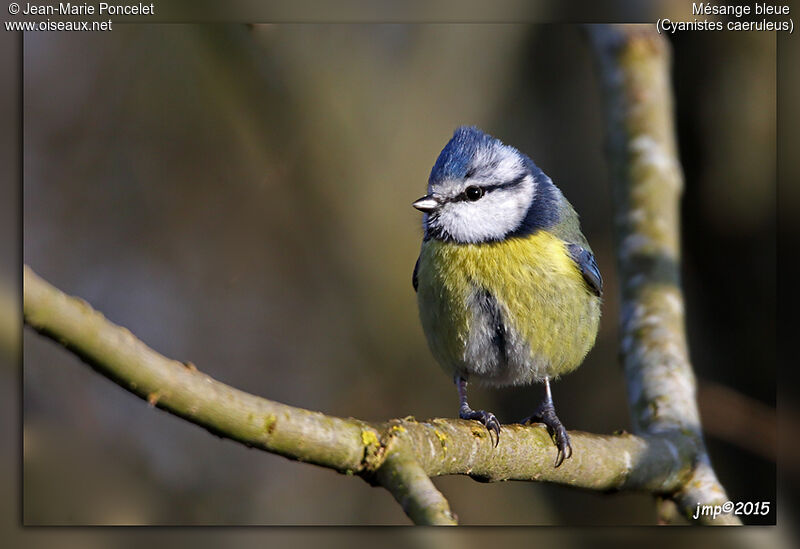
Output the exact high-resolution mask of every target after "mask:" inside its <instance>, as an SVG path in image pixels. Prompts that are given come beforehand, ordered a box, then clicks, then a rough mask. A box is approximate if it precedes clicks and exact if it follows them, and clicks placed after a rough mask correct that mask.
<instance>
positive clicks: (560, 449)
mask: <svg viewBox="0 0 800 549" xmlns="http://www.w3.org/2000/svg"><path fill="white" fill-rule="evenodd" d="M520 423H521V424H523V425H525V424H528V423H544V425H545V426H546V427H547V431H548V432H549V433H550V436H552V437H553V440H554V442H555V445H556V449H557V452H556V459H555V461H554V462H553V466H554V467H559V466H560V465H561V464H562V463H564V460H565V459H569V458H571V457H572V444H571V443H570V440H569V434H568V433H567V430H566V429H565V428H564V425H563V424H562V423H561V420H560V419H558V416H557V415H556V410H555V408H554V407H553V404H552V402H548V401H545V402H543V403H542V404H541V405H540V406H539V408H538V409H537V410H536V412H534V413H533V415H531V416H528V417H526V418H525V419H523V420H522V421H520Z"/></svg>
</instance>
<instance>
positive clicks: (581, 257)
mask: <svg viewBox="0 0 800 549" xmlns="http://www.w3.org/2000/svg"><path fill="white" fill-rule="evenodd" d="M567 249H568V250H569V255H570V256H571V257H572V260H573V261H575V263H576V264H577V265H578V268H579V269H580V271H581V274H582V275H583V279H584V280H585V281H586V283H587V284H588V285H589V287H590V288H591V290H592V291H593V292H594V294H595V295H597V296H601V295H603V277H602V276H600V269H599V268H598V267H597V261H595V259H594V255H592V252H590V251H589V250H587V249H585V248H583V247H581V246H578V245H577V244H567Z"/></svg>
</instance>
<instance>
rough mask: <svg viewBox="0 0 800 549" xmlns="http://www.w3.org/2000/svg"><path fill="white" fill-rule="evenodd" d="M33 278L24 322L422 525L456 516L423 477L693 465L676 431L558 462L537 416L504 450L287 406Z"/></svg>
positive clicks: (568, 478) (191, 414)
mask: <svg viewBox="0 0 800 549" xmlns="http://www.w3.org/2000/svg"><path fill="white" fill-rule="evenodd" d="M23 286H24V291H23V294H24V295H23V313H24V318H25V323H26V324H28V325H29V326H31V327H33V328H34V329H35V330H36V331H38V332H39V333H41V334H43V335H45V336H47V337H49V338H51V339H53V340H54V341H56V342H58V343H59V344H61V345H63V346H64V347H66V348H67V349H69V350H71V351H72V352H74V353H75V354H76V355H78V356H79V357H80V358H81V359H83V360H84V362H86V363H87V364H89V365H90V366H91V367H92V368H94V369H95V370H96V371H97V372H99V373H101V374H102V375H104V376H106V377H108V378H109V379H111V380H113V381H114V382H116V383H117V384H119V385H120V386H121V387H123V388H124V389H126V390H128V391H130V392H132V393H134V394H136V395H138V396H139V397H141V398H142V399H145V400H147V401H148V402H150V403H151V404H153V405H155V406H157V407H159V408H161V409H163V410H166V411H168V412H170V413H172V414H175V415H177V416H179V417H182V418H184V419H186V420H188V421H190V422H192V423H195V424H197V425H199V426H201V427H204V428H205V429H208V430H209V431H211V432H212V433H214V434H216V435H218V436H222V437H227V438H230V439H233V440H236V441H238V442H241V443H243V444H246V445H248V446H251V447H254V448H259V449H262V450H265V451H268V452H272V453H275V454H279V455H282V456H284V457H287V458H289V459H294V460H298V461H304V462H309V463H313V464H316V465H320V466H323V467H328V468H331V469H334V470H336V471H339V472H340V473H345V474H357V475H360V476H361V477H363V478H364V479H365V480H367V481H369V482H370V483H373V484H379V485H382V486H384V487H385V488H387V489H388V490H389V491H391V492H392V494H393V495H394V496H395V498H396V499H397V500H398V501H399V502H400V503H401V504H402V505H403V507H404V509H405V510H406V512H407V514H408V515H409V517H411V518H412V520H414V521H415V522H417V523H421V524H429V523H430V524H433V523H442V522H447V523H452V522H453V521H454V520H455V519H454V517H453V514H452V513H451V512H450V510H449V506H448V504H447V502H446V500H445V499H444V497H443V496H442V495H441V494H440V493H439V492H438V491H436V489H435V487H434V486H433V484H432V483H430V480H429V479H428V480H427V481H426V480H425V479H423V478H421V475H422V474H424V475H425V476H427V477H433V476H439V475H452V474H460V475H469V476H471V477H473V478H475V479H477V480H480V481H485V482H492V481H501V480H528V481H532V480H536V481H548V482H556V483H560V484H564V485H569V486H575V487H579V488H585V489H591V490H600V491H612V490H640V491H647V492H651V493H656V494H671V493H673V492H675V491H676V490H678V489H679V488H680V487H681V486H682V485H683V482H684V480H685V479H686V477H687V475H688V474H689V473H690V472H691V463H692V456H693V455H694V452H695V448H694V443H693V442H692V441H691V440H689V439H687V438H686V437H684V436H683V435H680V434H676V433H664V434H661V435H657V436H650V435H645V436H641V437H638V436H634V435H631V434H627V433H623V434H619V435H594V434H589V433H581V432H572V433H571V434H570V436H571V439H572V444H573V448H574V452H573V456H572V458H571V459H569V460H567V461H565V462H564V464H563V465H561V467H559V468H557V469H556V468H554V467H553V459H554V457H555V448H554V446H553V443H552V440H551V439H550V437H549V435H548V434H547V431H546V430H545V429H544V427H542V426H538V425H537V426H522V425H506V426H504V427H503V437H501V440H500V445H499V446H498V447H497V448H494V447H493V445H492V442H491V440H490V438H489V437H488V434H487V431H486V429H485V428H484V427H483V426H482V425H480V424H478V423H476V422H471V421H463V420H445V419H433V420H430V421H425V422H419V421H415V420H413V419H410V418H406V419H402V420H391V421H388V422H386V423H382V424H373V423H368V422H364V421H360V420H357V419H352V418H350V419H343V418H337V417H332V416H328V415H324V414H322V413H319V412H312V411H309V410H304V409H302V408H296V407H292V406H287V405H285V404H280V403H277V402H273V401H270V400H267V399H264V398H261V397H258V396H255V395H252V394H249V393H246V392H243V391H240V390H237V389H234V388H233V387H230V386H228V385H226V384H224V383H221V382H219V381H216V380H214V379H212V378H211V377H209V376H208V375H206V374H204V373H202V372H200V371H199V370H198V369H197V368H196V367H195V366H194V365H192V364H191V363H183V362H178V361H176V360H171V359H168V358H166V357H164V356H162V355H160V354H159V353H157V352H156V351H154V350H152V349H150V348H149V347H147V346H146V345H145V344H144V343H142V342H141V341H139V340H138V339H136V338H135V337H134V336H133V334H131V332H130V331H128V330H127V329H126V328H123V327H120V326H117V325H115V324H113V323H111V322H110V321H108V320H107V319H106V318H105V317H103V315H102V314H100V313H99V312H97V311H95V310H94V309H92V308H91V307H90V306H89V305H88V304H87V303H86V302H85V301H83V300H81V299H78V298H75V297H70V296H67V295H66V294H64V293H63V292H61V291H60V290H58V289H56V288H54V287H53V286H51V285H50V284H48V283H47V282H46V281H44V280H43V279H41V278H40V277H39V276H38V275H36V274H35V273H34V272H33V271H32V270H31V269H30V268H29V267H27V266H26V267H25V268H24V274H23Z"/></svg>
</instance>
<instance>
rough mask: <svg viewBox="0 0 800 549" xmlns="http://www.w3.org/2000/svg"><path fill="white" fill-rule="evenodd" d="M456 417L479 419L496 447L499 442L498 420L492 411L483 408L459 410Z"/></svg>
mask: <svg viewBox="0 0 800 549" xmlns="http://www.w3.org/2000/svg"><path fill="white" fill-rule="evenodd" d="M458 417H460V418H461V419H474V420H476V421H480V422H481V423H483V424H484V425H485V426H486V429H487V430H488V431H489V438H491V439H492V445H493V446H494V447H495V448H497V445H498V444H500V422H499V421H498V420H497V417H496V416H495V415H494V414H493V413H491V412H486V411H485V410H462V411H461V412H459V414H458ZM492 433H494V436H492Z"/></svg>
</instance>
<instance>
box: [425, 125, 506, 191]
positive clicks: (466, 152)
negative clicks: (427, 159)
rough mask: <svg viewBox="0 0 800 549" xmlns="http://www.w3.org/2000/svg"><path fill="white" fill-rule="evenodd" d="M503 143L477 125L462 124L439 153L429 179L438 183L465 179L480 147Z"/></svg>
mask: <svg viewBox="0 0 800 549" xmlns="http://www.w3.org/2000/svg"><path fill="white" fill-rule="evenodd" d="M502 144H503V143H502V141H500V140H499V139H496V138H494V137H492V136H491V135H488V134H485V133H483V132H482V131H481V130H479V129H478V128H476V127H475V126H461V127H460V128H458V129H457V130H456V131H455V133H453V137H452V139H450V141H449V142H448V143H447V145H445V147H444V149H442V152H441V153H439V158H437V159H436V164H434V165H433V169H432V170H431V176H430V179H429V180H428V181H429V182H430V183H437V182H439V181H442V180H444V179H463V178H464V176H465V175H466V173H467V170H468V169H469V163H470V160H472V157H473V156H474V155H475V152H476V151H478V149H483V148H489V147H492V146H497V145H502Z"/></svg>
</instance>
